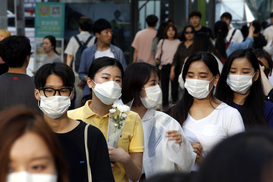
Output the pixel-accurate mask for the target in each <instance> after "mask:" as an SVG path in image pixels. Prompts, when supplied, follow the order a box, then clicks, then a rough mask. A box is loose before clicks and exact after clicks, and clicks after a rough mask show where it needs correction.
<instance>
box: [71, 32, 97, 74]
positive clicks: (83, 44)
mask: <svg viewBox="0 0 273 182" xmlns="http://www.w3.org/2000/svg"><path fill="white" fill-rule="evenodd" d="M74 37H75V39H76V41H77V42H78V44H79V48H78V50H77V52H76V56H75V71H76V72H77V73H78V71H79V68H80V63H81V57H82V52H83V51H84V49H86V48H87V44H88V42H89V41H90V40H91V39H92V37H93V36H92V35H90V36H89V37H88V39H87V40H86V42H83V41H80V40H79V38H78V37H77V36H76V35H75V36H74Z"/></svg>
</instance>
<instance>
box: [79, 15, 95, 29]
mask: <svg viewBox="0 0 273 182" xmlns="http://www.w3.org/2000/svg"><path fill="white" fill-rule="evenodd" d="M79 27H80V29H81V30H82V31H88V32H91V31H92V21H91V19H90V18H89V17H87V16H82V17H80V20H79Z"/></svg>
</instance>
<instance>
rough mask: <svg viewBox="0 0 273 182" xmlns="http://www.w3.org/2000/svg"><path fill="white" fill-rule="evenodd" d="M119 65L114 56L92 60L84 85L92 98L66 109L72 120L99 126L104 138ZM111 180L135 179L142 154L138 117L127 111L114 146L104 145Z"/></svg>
mask: <svg viewBox="0 0 273 182" xmlns="http://www.w3.org/2000/svg"><path fill="white" fill-rule="evenodd" d="M122 79H123V67H122V65H121V63H120V62H119V61H117V60H116V59H114V58H109V57H101V58H98V59H95V60H94V61H93V63H92V64H91V66H90V68H89V72H88V78H87V84H88V86H89V88H90V89H92V90H93V91H92V100H88V101H86V103H85V105H84V106H82V107H80V108H78V109H75V110H71V111H69V112H68V116H69V117H71V118H73V119H81V120H83V121H85V122H87V123H89V124H91V125H93V126H96V127H97V128H99V129H100V130H101V131H102V133H103V134H104V136H105V138H107V134H108V123H109V110H110V109H111V108H112V105H113V103H114V102H115V101H116V100H117V99H118V98H119V97H120V96H121V84H122ZM108 150H109V155H110V160H111V164H112V169H113V174H114V178H115V181H119V182H128V181H129V180H131V181H137V180H139V178H140V176H141V170H142V153H143V151H144V141H143V129H142V125H141V119H140V117H139V115H138V114H137V113H135V112H132V111H130V112H129V114H128V116H127V118H126V121H125V124H124V127H123V130H122V133H121V135H120V138H119V141H118V144H117V147H110V146H108Z"/></svg>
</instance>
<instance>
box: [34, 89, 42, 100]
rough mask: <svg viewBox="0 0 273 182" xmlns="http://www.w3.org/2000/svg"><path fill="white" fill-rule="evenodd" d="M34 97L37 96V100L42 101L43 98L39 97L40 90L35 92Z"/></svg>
mask: <svg viewBox="0 0 273 182" xmlns="http://www.w3.org/2000/svg"><path fill="white" fill-rule="evenodd" d="M34 96H35V98H36V100H41V97H40V95H39V90H38V89H35V90H34Z"/></svg>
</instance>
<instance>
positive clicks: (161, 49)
mask: <svg viewBox="0 0 273 182" xmlns="http://www.w3.org/2000/svg"><path fill="white" fill-rule="evenodd" d="M163 44H164V39H162V44H161V53H160V56H159V59H160V62H161V57H162V54H163Z"/></svg>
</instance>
